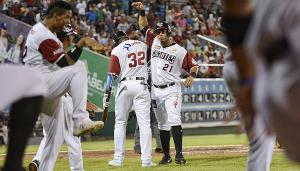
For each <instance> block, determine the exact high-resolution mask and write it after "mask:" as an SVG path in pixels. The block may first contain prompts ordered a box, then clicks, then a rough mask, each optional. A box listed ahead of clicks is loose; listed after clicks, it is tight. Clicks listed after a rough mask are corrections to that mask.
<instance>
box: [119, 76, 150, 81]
mask: <svg viewBox="0 0 300 171" xmlns="http://www.w3.org/2000/svg"><path fill="white" fill-rule="evenodd" d="M128 80H145V78H144V77H124V78H122V80H121V81H120V82H122V81H128Z"/></svg>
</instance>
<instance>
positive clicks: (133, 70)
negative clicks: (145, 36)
mask: <svg viewBox="0 0 300 171" xmlns="http://www.w3.org/2000/svg"><path fill="white" fill-rule="evenodd" d="M108 72H109V73H112V74H116V75H119V77H120V80H122V79H123V78H124V77H144V78H145V79H147V78H148V71H147V45H146V44H145V43H144V42H141V41H138V40H126V41H124V42H122V43H120V44H119V45H118V46H116V47H115V48H114V49H113V50H112V52H111V57H110V63H109V67H108Z"/></svg>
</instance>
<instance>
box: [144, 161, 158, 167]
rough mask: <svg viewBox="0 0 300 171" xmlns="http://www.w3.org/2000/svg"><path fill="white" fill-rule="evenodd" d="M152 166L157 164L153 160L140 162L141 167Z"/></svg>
mask: <svg viewBox="0 0 300 171" xmlns="http://www.w3.org/2000/svg"><path fill="white" fill-rule="evenodd" d="M153 166H157V165H156V164H155V163H153V162H149V163H142V167H153Z"/></svg>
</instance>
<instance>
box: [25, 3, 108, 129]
mask: <svg viewBox="0 0 300 171" xmlns="http://www.w3.org/2000/svg"><path fill="white" fill-rule="evenodd" d="M71 15H72V11H71V5H70V4H69V3H67V2H65V1H54V2H53V3H51V4H50V5H49V7H48V9H47V11H46V18H45V20H44V21H43V22H42V23H37V24H36V25H34V26H33V27H32V29H31V30H30V32H29V34H28V37H27V40H26V44H25V57H24V62H25V64H26V65H27V66H30V67H32V68H36V69H37V70H39V71H40V72H41V73H42V74H43V76H44V78H45V79H46V82H47V85H48V89H49V91H48V94H47V96H46V97H45V103H44V107H43V113H45V114H47V115H50V116H51V115H52V116H55V115H56V113H55V112H59V111H60V110H59V109H58V107H59V106H61V104H59V103H60V97H61V96H62V95H64V94H65V93H66V92H67V91H68V92H70V95H71V96H72V99H73V106H74V111H73V121H74V135H82V134H85V133H88V132H90V131H94V130H97V129H100V128H102V127H103V122H102V121H92V120H90V119H89V114H88V112H87V111H86V101H87V70H86V68H85V67H77V66H74V65H73V64H74V63H75V62H76V61H77V60H78V59H79V57H80V54H81V52H82V48H83V46H85V45H93V44H94V43H95V40H92V39H84V40H83V41H79V42H78V43H77V44H76V45H75V46H74V47H73V48H72V49H71V50H70V51H68V53H65V52H64V49H63V45H62V43H61V41H60V40H59V39H58V38H57V36H56V35H55V33H54V32H61V31H63V27H64V26H65V25H67V24H68V23H69V22H70V18H71Z"/></svg>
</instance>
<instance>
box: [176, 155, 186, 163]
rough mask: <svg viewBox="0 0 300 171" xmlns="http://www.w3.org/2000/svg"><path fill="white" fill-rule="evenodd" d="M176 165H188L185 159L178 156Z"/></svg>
mask: <svg viewBox="0 0 300 171" xmlns="http://www.w3.org/2000/svg"><path fill="white" fill-rule="evenodd" d="M175 163H176V164H180V165H181V164H185V163H186V160H185V159H184V157H183V156H182V155H180V156H176V157H175Z"/></svg>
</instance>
